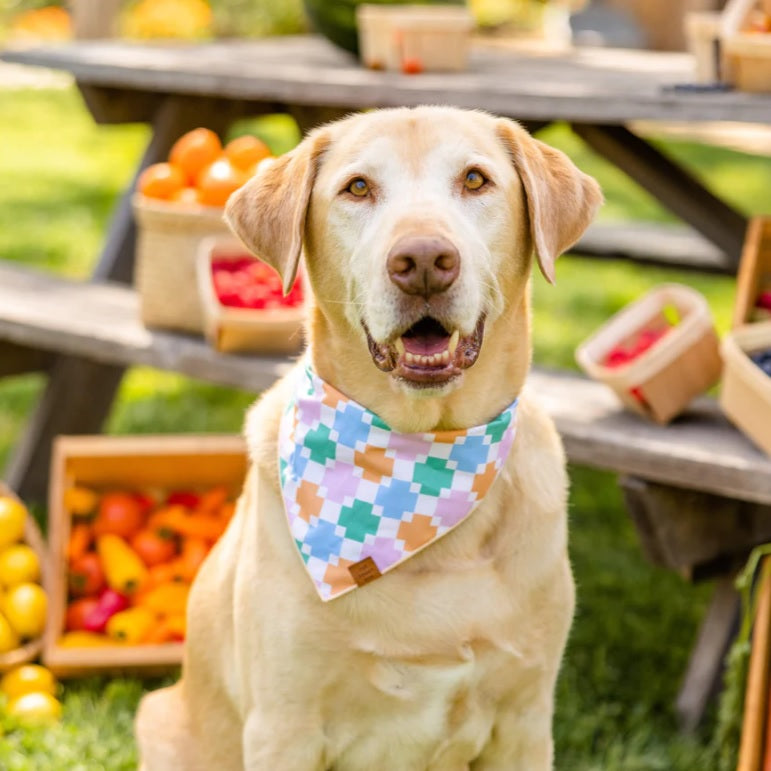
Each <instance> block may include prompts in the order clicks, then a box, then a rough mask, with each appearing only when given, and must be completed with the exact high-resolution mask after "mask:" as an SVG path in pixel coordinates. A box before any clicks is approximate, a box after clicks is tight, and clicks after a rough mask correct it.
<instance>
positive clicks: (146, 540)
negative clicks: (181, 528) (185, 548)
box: [131, 529, 177, 568]
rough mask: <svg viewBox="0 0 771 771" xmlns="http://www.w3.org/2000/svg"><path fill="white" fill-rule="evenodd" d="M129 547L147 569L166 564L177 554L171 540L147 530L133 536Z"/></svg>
mask: <svg viewBox="0 0 771 771" xmlns="http://www.w3.org/2000/svg"><path fill="white" fill-rule="evenodd" d="M131 546H132V548H133V549H134V551H135V552H136V553H137V554H138V555H139V556H140V557H141V558H142V561H143V562H144V563H145V565H147V567H149V568H150V567H154V566H155V565H160V564H161V563H162V562H168V561H169V560H170V559H171V558H172V557H173V556H174V555H175V554H176V553H177V547H176V545H175V544H174V541H173V540H172V539H171V538H164V537H163V536H161V535H158V533H157V532H155V531H153V530H147V529H146V530H140V531H139V532H138V533H135V534H134V537H133V538H132V539H131Z"/></svg>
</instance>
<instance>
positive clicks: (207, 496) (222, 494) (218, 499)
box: [198, 486, 228, 514]
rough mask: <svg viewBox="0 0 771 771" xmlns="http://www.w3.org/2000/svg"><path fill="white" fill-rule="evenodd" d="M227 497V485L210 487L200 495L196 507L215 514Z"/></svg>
mask: <svg viewBox="0 0 771 771" xmlns="http://www.w3.org/2000/svg"><path fill="white" fill-rule="evenodd" d="M227 499H228V489H227V487H222V486H219V487H212V488H211V489H210V490H207V491H206V492H205V493H204V494H203V495H201V500H200V501H199V502H198V509H199V511H205V512H206V513H207V514H216V513H217V511H218V510H219V509H220V507H221V506H222V505H223V504H224V503H225V501H227Z"/></svg>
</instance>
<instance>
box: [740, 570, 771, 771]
mask: <svg viewBox="0 0 771 771" xmlns="http://www.w3.org/2000/svg"><path fill="white" fill-rule="evenodd" d="M757 591H758V603H757V613H756V616H755V624H754V628H753V631H752V653H751V654H750V669H749V674H748V676H747V691H746V695H745V699H744V720H743V723H742V737H741V744H740V746H739V763H738V766H737V769H736V771H761V766H760V764H761V762H762V757H763V742H764V736H763V729H764V727H765V724H766V712H767V710H768V704H767V703H766V697H767V694H768V681H769V652H771V648H770V647H769V644H770V643H771V559H769V558H768V557H766V559H765V560H763V568H762V570H761V575H760V584H759V586H758V590H757Z"/></svg>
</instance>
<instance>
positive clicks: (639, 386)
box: [576, 284, 722, 424]
mask: <svg viewBox="0 0 771 771" xmlns="http://www.w3.org/2000/svg"><path fill="white" fill-rule="evenodd" d="M673 322H675V323H674V324H673ZM646 330H653V331H659V332H661V331H663V332H664V334H663V336H662V337H661V338H660V339H658V340H657V342H655V343H654V344H653V345H652V346H651V347H650V348H648V349H647V350H646V351H644V352H642V353H641V354H640V355H639V356H637V357H636V358H634V359H633V360H631V361H629V362H628V363H627V364H625V365H623V366H617V367H610V366H607V365H606V363H605V362H606V359H607V357H608V355H609V354H610V353H611V352H612V351H613V350H614V349H615V348H616V347H617V346H619V345H628V344H630V343H631V342H632V341H634V340H635V338H636V337H638V336H639V335H640V334H641V333H642V332H644V331H646ZM576 360H577V361H578V364H579V365H580V366H581V368H582V369H583V370H584V371H585V372H586V373H587V374H588V375H589V376H590V377H592V378H594V379H595V380H599V381H601V382H603V383H605V384H606V385H608V386H609V387H610V388H612V389H613V391H614V392H615V393H616V395H617V396H618V398H619V399H620V400H621V402H622V403H623V404H624V406H625V407H627V408H628V409H630V410H632V411H634V412H637V413H638V414H640V415H642V416H644V417H646V418H648V419H650V420H653V421H655V422H656V423H661V424H666V423H669V422H670V421H671V420H672V419H673V418H675V417H676V416H677V415H678V414H679V413H680V412H682V411H683V410H684V409H685V407H686V406H687V405H688V403H689V402H690V401H691V400H692V399H693V398H694V397H695V396H698V395H699V394H700V393H702V392H704V391H706V390H707V389H708V388H709V387H710V386H712V385H713V384H714V383H716V382H717V380H718V379H719V378H720V372H721V368H722V362H721V359H720V350H719V342H718V338H717V334H716V332H715V328H714V324H713V322H712V316H711V314H710V310H709V306H708V305H707V301H706V300H705V299H704V297H702V295H700V294H699V293H698V292H696V291H695V290H693V289H691V288H689V287H687V286H682V285H680V284H664V285H662V286H660V287H657V288H655V289H653V290H651V291H650V292H649V293H648V294H646V295H644V296H643V297H641V298H640V299H639V300H637V301H636V302H633V303H631V304H630V305H627V306H626V307H625V308H623V309H622V310H621V311H619V312H618V313H617V314H616V315H615V316H613V317H612V318H611V319H610V320H609V321H608V322H607V323H606V324H605V325H604V326H602V327H601V328H600V329H599V330H598V331H597V332H595V334H594V335H592V336H591V337H590V338H589V339H588V340H586V341H585V342H583V343H582V344H581V345H580V346H579V347H578V349H577V350H576Z"/></svg>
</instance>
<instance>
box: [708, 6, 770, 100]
mask: <svg viewBox="0 0 771 771" xmlns="http://www.w3.org/2000/svg"><path fill="white" fill-rule="evenodd" d="M763 13H765V14H767V15H771V3H769V2H768V0H728V2H727V3H726V6H725V9H724V10H723V13H722V15H721V20H720V39H721V41H720V42H721V52H722V62H721V74H722V78H723V80H725V81H726V82H728V83H731V84H732V85H733V86H734V87H735V88H737V89H739V90H740V91H754V92H771V34H769V33H767V32H758V31H753V29H752V27H753V26H754V24H753V18H756V16H757V14H763Z"/></svg>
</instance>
